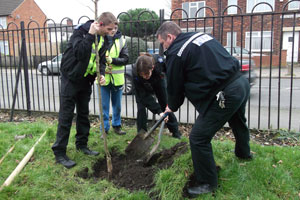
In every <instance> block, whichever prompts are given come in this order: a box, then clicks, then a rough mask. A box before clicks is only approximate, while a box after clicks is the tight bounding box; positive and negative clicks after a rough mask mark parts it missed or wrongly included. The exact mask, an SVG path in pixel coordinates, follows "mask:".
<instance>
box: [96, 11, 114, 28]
mask: <svg viewBox="0 0 300 200" xmlns="http://www.w3.org/2000/svg"><path fill="white" fill-rule="evenodd" d="M97 21H98V22H102V23H103V25H104V26H107V25H109V24H115V25H118V20H117V18H116V17H115V16H114V15H113V14H112V13H111V12H103V13H102V14H101V15H100V16H99V18H98V20H97Z"/></svg>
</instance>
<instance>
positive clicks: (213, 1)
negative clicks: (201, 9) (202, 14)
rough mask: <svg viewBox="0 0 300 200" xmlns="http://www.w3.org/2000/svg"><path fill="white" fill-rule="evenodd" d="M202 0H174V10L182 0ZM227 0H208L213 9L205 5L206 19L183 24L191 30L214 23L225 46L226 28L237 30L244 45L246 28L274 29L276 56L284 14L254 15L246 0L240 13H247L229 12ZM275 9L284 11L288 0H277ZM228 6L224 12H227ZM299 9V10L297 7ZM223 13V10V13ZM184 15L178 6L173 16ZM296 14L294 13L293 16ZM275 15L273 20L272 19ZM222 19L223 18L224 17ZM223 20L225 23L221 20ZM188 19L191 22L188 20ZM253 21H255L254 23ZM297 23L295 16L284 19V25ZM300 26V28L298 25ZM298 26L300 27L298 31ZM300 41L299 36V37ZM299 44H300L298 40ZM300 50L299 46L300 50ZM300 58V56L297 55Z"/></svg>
mask: <svg viewBox="0 0 300 200" xmlns="http://www.w3.org/2000/svg"><path fill="white" fill-rule="evenodd" d="M196 1H201V0H172V10H175V9H178V8H182V3H183V2H196ZM227 2H228V1H227V0H206V6H208V7H210V8H211V9H212V10H213V12H212V11H211V10H210V9H206V19H205V20H203V19H201V20H199V19H198V20H192V21H189V22H186V21H180V26H181V27H183V28H186V27H189V31H193V30H195V26H196V27H198V28H199V27H201V28H203V27H212V28H213V32H212V34H213V36H214V37H215V38H217V39H218V40H219V41H220V42H221V43H222V44H223V45H224V46H226V45H227V32H231V31H232V32H237V46H242V47H245V37H246V34H245V32H250V31H259V32H260V31H273V52H272V53H273V56H277V55H279V49H280V37H281V26H282V18H281V15H279V14H277V15H270V14H269V15H256V16H251V15H250V13H247V8H246V4H247V0H239V1H238V6H239V7H240V9H239V8H238V9H237V10H238V11H237V12H238V15H239V14H248V15H246V16H245V15H244V16H243V17H241V16H237V15H232V16H230V15H228V14H227V9H226V10H225V8H226V7H227V6H228V3H227ZM274 2H275V9H274V8H273V9H274V11H275V12H277V13H279V12H282V11H283V7H284V5H285V4H286V3H288V0H284V1H283V2H280V1H279V0H275V1H274ZM287 9H288V7H286V9H285V11H287ZM224 10H225V12H224ZM298 12H299V11H298ZM212 13H214V16H223V17H221V18H211V16H212V15H213V14H212ZM223 13H224V14H223ZM181 17H182V11H181V10H178V11H176V12H174V13H173V14H172V18H173V19H180V18H181ZM292 17H293V16H292ZM272 18H273V20H272ZM221 20H222V21H221ZM221 22H223V23H221ZM187 23H188V24H187ZM251 24H252V25H251ZM294 24H295V26H296V27H299V28H300V18H299V17H298V18H297V17H296V18H295V20H294V19H293V18H284V20H283V28H284V29H285V28H288V27H293V26H294ZM299 30H300V29H299ZM299 30H298V31H299ZM299 41H300V40H299ZM299 47H300V44H299ZM264 54H266V55H269V54H270V52H264ZM299 54H300V50H299ZM298 57H299V59H300V56H298Z"/></svg>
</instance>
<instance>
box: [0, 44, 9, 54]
mask: <svg viewBox="0 0 300 200" xmlns="http://www.w3.org/2000/svg"><path fill="white" fill-rule="evenodd" d="M0 53H1V54H4V55H9V49H8V42H7V41H0Z"/></svg>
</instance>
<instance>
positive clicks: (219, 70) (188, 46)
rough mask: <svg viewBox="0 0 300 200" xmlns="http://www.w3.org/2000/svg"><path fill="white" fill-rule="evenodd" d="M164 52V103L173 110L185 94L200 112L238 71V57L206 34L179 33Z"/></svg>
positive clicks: (237, 75) (175, 109) (178, 105)
mask: <svg viewBox="0 0 300 200" xmlns="http://www.w3.org/2000/svg"><path fill="white" fill-rule="evenodd" d="M165 54H166V66H167V91H168V106H169V108H170V109H171V110H172V111H174V112H175V111H177V110H178V108H179V107H180V106H181V105H182V103H183V101H184V97H185V96H186V97H187V98H188V100H189V101H191V103H192V104H193V105H194V106H195V108H196V110H197V111H198V112H199V113H201V114H203V115H204V114H205V112H206V111H207V109H208V107H209V105H210V104H211V102H212V100H215V97H216V94H217V93H218V92H219V91H220V90H222V89H223V88H224V87H225V86H226V85H227V84H228V83H229V82H231V81H232V80H234V79H236V78H238V77H239V76H240V75H241V74H240V72H239V69H240V66H239V62H238V60H236V59H235V58H234V57H232V56H231V55H230V54H229V53H228V52H227V51H226V50H225V49H224V48H223V46H222V45H221V44H220V43H219V42H218V41H217V40H216V39H214V38H213V37H211V36H209V35H207V34H200V33H181V34H179V35H178V36H177V37H176V39H175V40H174V42H173V43H172V44H171V45H170V47H169V48H168V50H167V51H166V52H165Z"/></svg>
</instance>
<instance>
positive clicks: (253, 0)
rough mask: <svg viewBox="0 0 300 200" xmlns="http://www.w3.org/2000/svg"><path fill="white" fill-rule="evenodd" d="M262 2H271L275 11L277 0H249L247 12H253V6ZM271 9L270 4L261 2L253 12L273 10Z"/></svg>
mask: <svg viewBox="0 0 300 200" xmlns="http://www.w3.org/2000/svg"><path fill="white" fill-rule="evenodd" d="M261 2H265V3H269V4H270V5H271V6H272V8H273V11H274V9H275V0H247V13H251V12H252V9H253V7H254V6H255V5H256V4H258V3H261ZM271 11H272V10H271V8H270V6H269V5H267V4H260V5H258V6H256V7H255V9H254V11H253V12H271Z"/></svg>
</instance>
